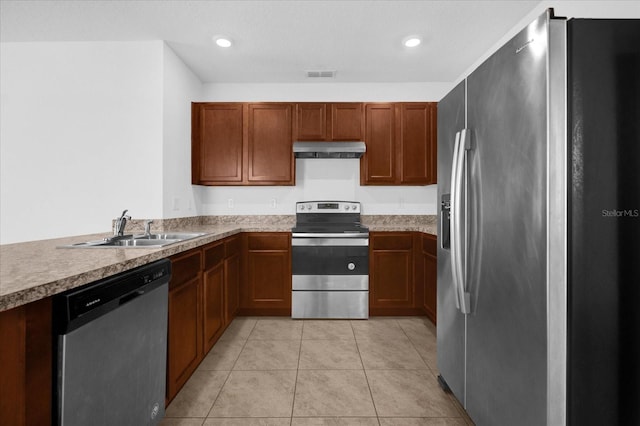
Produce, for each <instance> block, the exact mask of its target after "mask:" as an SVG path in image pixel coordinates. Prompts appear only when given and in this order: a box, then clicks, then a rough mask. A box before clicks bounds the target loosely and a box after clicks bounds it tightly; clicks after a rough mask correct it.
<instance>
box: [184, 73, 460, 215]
mask: <svg viewBox="0 0 640 426" xmlns="http://www.w3.org/2000/svg"><path fill="white" fill-rule="evenodd" d="M452 87H453V86H452V84H451V83H329V82H316V83H304V84H282V83H281V84H266V83H261V84H244V83H243V84H236V83H233V84H213V83H205V84H204V85H203V92H202V93H203V95H202V99H201V100H203V101H211V102H224V101H236V102H250V101H256V102H258V101H272V102H278V101H291V102H297V101H299V102H313V101H326V102H332V101H333V102H349V101H370V102H387V101H438V100H440V99H441V98H442V97H443V96H444V95H445V94H446V93H447V92H448V91H449V90H450V89H451V88H452ZM436 192H437V191H436V186H435V185H429V186H408V187H407V186H360V162H359V160H347V159H323V160H312V159H298V160H296V186H295V187H290V186H289V187H197V189H196V194H197V200H198V205H200V206H201V208H202V213H203V214H207V215H210V214H247V215H257V214H293V213H294V212H295V202H296V201H303V200H323V199H337V200H356V201H360V202H361V203H362V205H363V213H365V214H436ZM229 200H231V201H229ZM230 205H232V206H233V207H229V206H230Z"/></svg>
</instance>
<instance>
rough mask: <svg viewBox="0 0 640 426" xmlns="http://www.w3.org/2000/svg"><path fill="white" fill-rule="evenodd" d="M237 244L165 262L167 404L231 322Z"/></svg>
mask: <svg viewBox="0 0 640 426" xmlns="http://www.w3.org/2000/svg"><path fill="white" fill-rule="evenodd" d="M240 241H241V240H240V236H232V237H229V238H227V239H225V240H222V241H216V242H214V243H211V244H208V245H206V246H204V247H201V248H196V249H193V250H190V251H188V252H185V253H181V254H178V255H176V256H173V257H171V263H172V275H171V282H170V284H169V330H168V344H167V345H168V350H167V400H166V402H167V404H168V403H169V402H170V401H171V400H172V399H173V398H174V397H175V396H176V394H177V393H178V391H179V390H180V389H181V388H182V386H184V384H185V383H186V381H187V380H188V379H189V377H191V374H193V372H194V371H195V369H196V368H197V367H198V365H199V364H200V362H201V361H202V360H203V359H204V357H205V356H206V355H207V353H208V352H209V351H210V350H211V348H212V347H213V345H214V344H215V343H216V342H217V341H218V339H219V338H220V336H221V335H222V333H224V330H225V329H226V328H227V326H228V325H229V323H231V321H232V320H233V318H234V317H235V314H236V312H237V310H238V308H237V306H238V299H239V296H238V292H239V287H240V277H241V274H240V259H241V246H240Z"/></svg>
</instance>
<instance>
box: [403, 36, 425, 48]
mask: <svg viewBox="0 0 640 426" xmlns="http://www.w3.org/2000/svg"><path fill="white" fill-rule="evenodd" d="M420 43H422V40H420V37H415V36H411V37H407V38H405V39H404V40H403V41H402V44H404V45H405V47H416V46H418V45H419V44H420Z"/></svg>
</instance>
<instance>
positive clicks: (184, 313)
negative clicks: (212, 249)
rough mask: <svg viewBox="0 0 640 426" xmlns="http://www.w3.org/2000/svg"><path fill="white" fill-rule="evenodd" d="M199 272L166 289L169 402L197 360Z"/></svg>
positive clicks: (199, 330)
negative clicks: (167, 294)
mask: <svg viewBox="0 0 640 426" xmlns="http://www.w3.org/2000/svg"><path fill="white" fill-rule="evenodd" d="M200 283H201V279H200V275H197V276H196V278H194V279H192V280H191V281H187V282H186V283H184V284H182V285H181V286H179V287H177V288H174V289H172V290H171V291H169V333H168V334H169V335H168V338H169V342H168V351H167V355H168V360H167V368H168V371H167V399H168V400H169V401H171V399H173V397H174V396H175V395H176V394H177V393H178V391H179V390H180V388H182V386H183V385H184V384H185V383H186V381H187V380H188V379H189V377H190V376H191V373H193V371H194V370H195V369H196V367H197V366H198V364H199V363H200V360H201V356H202V333H201V328H200V324H201V321H200V312H201V311H200V303H199V302H200V291H201V289H200V287H201V284H200Z"/></svg>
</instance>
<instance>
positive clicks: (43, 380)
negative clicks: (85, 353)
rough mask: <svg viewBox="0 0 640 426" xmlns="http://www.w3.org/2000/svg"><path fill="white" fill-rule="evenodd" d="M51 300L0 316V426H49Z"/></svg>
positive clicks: (51, 345)
mask: <svg viewBox="0 0 640 426" xmlns="http://www.w3.org/2000/svg"><path fill="white" fill-rule="evenodd" d="M51 306H52V305H51V298H50V297H49V298H45V299H42V300H38V301H36V302H31V303H29V304H26V305H22V306H18V307H16V308H13V309H9V310H7V311H3V312H0V342H1V344H0V366H1V367H0V424H2V425H16V426H22V425H46V424H51V416H52V410H51V401H52V394H51V390H52V380H53V367H52V364H53V362H52V356H53V354H52V349H53V341H52V333H53V329H52V326H51V320H52V310H51Z"/></svg>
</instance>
